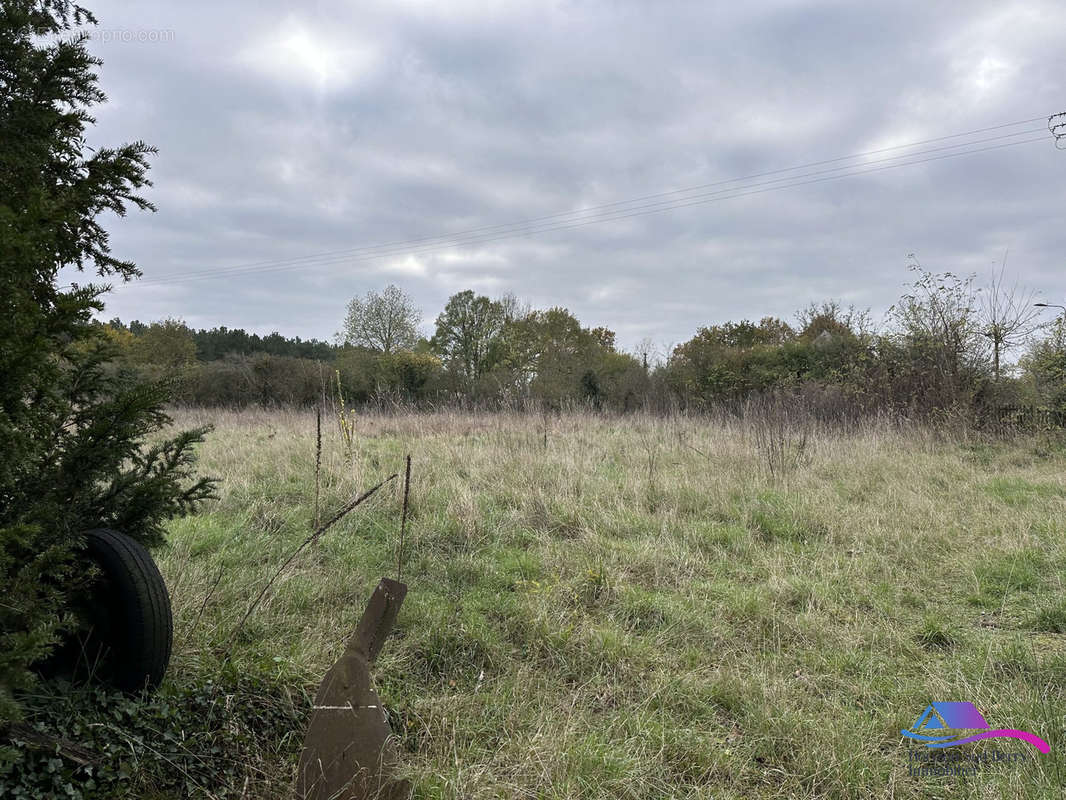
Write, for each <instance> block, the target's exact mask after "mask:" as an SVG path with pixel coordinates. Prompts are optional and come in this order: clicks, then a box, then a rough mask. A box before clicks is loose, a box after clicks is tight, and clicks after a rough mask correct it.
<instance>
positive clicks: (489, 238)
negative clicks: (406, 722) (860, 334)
mask: <svg viewBox="0 0 1066 800" xmlns="http://www.w3.org/2000/svg"><path fill="white" fill-rule="evenodd" d="M1046 139H1047V135H1046V134H1043V135H1041V136H1039V137H1035V138H1032V139H1025V140H1022V141H1017V142H1007V143H1005V144H999V145H992V146H989V147H982V148H975V149H973V150H967V151H964V152H959V153H947V154H944V155H940V156H933V157H931V158H924V159H918V160H914V161H908V162H903V163H898V164H889V165H887V166H881V167H875V168H873V169H863V170H856V171H853V172H850V173H847V174H843V175H833V176H828V177H821V178H814V179H811V180H803V181H795V182H793V183H788V184H784V185H780V186H770V187H767V188H758V189H754V190H751V187H744V186H742V187H737V188H736V189H733V190H729V191H731V192H732V193H730V194H718V193H716V196H714V197H710V198H701V199H696V200H692V199H691V198H685V200H686V201H688V202H675V203H671V204H666V205H661V206H659V207H656V208H650V209H645V210H641V211H631V210H629V209H625V210H622V211H619V212H616V213H614V214H613V215H606V216H600V217H596V218H594V219H586V220H581V221H577V222H572V223H569V224H556V225H550V226H547V227H541V228H536V229H528V230H525V231H521V230H518V231H511V232H507V233H503V234H498V235H482V236H479V237H474V238H468V239H464V240H459V241H453V242H445V243H442V244H436V245H428V246H423V247H421V248H399V249H396V250H393V251H391V252H378V253H370V254H367V255H362V256H356V257H352V256H347V255H344V256H332V257H328V258H322V259H319V260H317V261H314V262H309V263H303V264H295V265H293V264H285V263H282V264H278V265H269V264H268V265H266V266H263V267H254V268H245V269H242V270H241V271H239V272H238V271H236V270H233V271H227V272H223V273H222V274H216V273H213V272H204V273H197V274H195V275H183V276H179V277H176V278H171V279H162V278H159V279H150V280H148V281H141V282H139V283H140V284H144V283H152V284H161V283H179V282H187V281H194V280H208V279H214V278H219V277H239V276H242V275H250V274H257V275H258V274H264V273H269V272H283V271H286V270H291V269H294V268H299V267H322V266H329V265H333V264H341V263H356V262H360V261H369V260H373V259H375V258H384V257H388V256H389V255H396V254H400V253H406V254H410V255H420V254H423V253H432V252H436V251H439V250H444V249H450V248H453V247H461V246H467V245H472V244H485V243H488V242H494V241H499V240H502V239H512V238H516V237H519V236H523V237H524V236H531V235H536V234H540V233H548V232H551V231H558V230H569V229H572V228H580V227H584V226H587V225H594V224H598V223H601V222H612V221H616V220H622V219H629V218H631V217H639V216H646V215H648V214H655V213H661V212H664V211H671V210H673V209H677V208H686V207H689V206H694V205H703V204H706V203H712V202H716V201H719V200H731V199H734V198H736V197H744V196H747V195H753V194H763V193H766V192H771V191H777V190H779V189H790V188H793V187H796V186H807V185H809V184H813V183H824V182H826V181H832V180H840V179H841V178H849V177H854V176H856V175H865V174H868V173H872V172H881V171H884V170H887V169H895V168H897V167H905V166H911V165H913V164H922V163H927V162H929V161H939V160H942V159H945V158H955V157H958V156H963V155H970V154H973V153H979V152H984V151H987V150H998V149H1001V148H1004V147H1013V146H1016V145H1020V144H1028V143H1031V142H1038V141H1046ZM913 155H917V154H913ZM125 285H132V284H125Z"/></svg>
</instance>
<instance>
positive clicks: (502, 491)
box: [161, 410, 1066, 798]
mask: <svg viewBox="0 0 1066 800" xmlns="http://www.w3.org/2000/svg"><path fill="white" fill-rule="evenodd" d="M208 422H210V423H213V424H215V425H216V426H217V429H216V432H215V433H214V434H212V435H211V437H210V438H209V440H208V443H207V444H206V445H205V446H204V448H203V452H202V467H203V470H204V471H205V472H206V473H209V474H214V475H218V476H220V477H222V478H223V479H224V482H223V484H222V496H221V499H220V500H219V501H218V502H217V503H216V504H213V505H212V507H210V508H207V509H205V510H204V511H203V512H202V513H201V514H198V515H197V516H194V517H191V518H188V519H186V520H182V521H178V522H176V523H174V524H173V525H172V535H171V539H170V546H169V548H168V549H167V550H166V552H165V553H163V554H162V555H161V562H162V568H163V571H164V573H165V575H166V578H167V580H168V583H169V586H170V589H171V594H172V598H173V602H174V608H175V615H176V637H177V641H176V648H175V654H174V660H173V666H172V671H171V678H170V679H171V680H174V681H192V680H202V679H204V678H205V676H209V675H211V674H212V670H215V669H217V668H218V662H219V657H220V656H219V653H220V652H221V650H222V647H223V644H224V643H225V642H226V641H227V639H228V637H229V636H230V635H231V633H232V631H233V628H234V625H235V624H236V621H237V620H238V619H239V618H240V617H241V615H242V614H243V612H244V611H245V609H246V608H247V606H248V603H249V602H250V599H251V598H253V597H254V596H255V595H256V594H257V593H258V592H259V590H260V589H261V587H262V586H263V584H264V582H265V581H266V580H267V579H268V578H269V576H270V575H271V574H272V573H273V571H274V570H275V569H276V567H277V565H278V564H279V563H281V561H282V560H283V559H284V558H285V557H286V556H287V555H288V554H289V553H291V552H292V550H293V549H294V548H295V547H296V546H297V545H298V544H299V543H300V542H301V541H303V540H304V539H305V538H306V537H307V535H308V532H309V530H310V529H311V527H312V525H313V522H314V496H315V479H314V463H315V457H316V453H315V417H314V415H313V413H312V414H308V413H303V412H296V411H246V412H241V413H237V412H224V411H223V412H220V411H213V410H212V411H208V410H196V411H182V412H179V413H178V414H177V424H178V425H182V426H187V425H198V424H202V423H208ZM760 424H763V423H759V422H758V421H757V420H753V419H751V418H749V419H748V420H746V421H745V420H743V419H731V418H727V417H721V418H716V419H709V418H686V417H683V416H677V417H672V418H661V417H650V416H628V417H624V418H617V417H604V416H598V415H595V414H579V413H574V414H564V415H560V416H547V417H541V416H539V415H522V414H506V413H500V414H494V415H481V416H478V415H472V414H463V413H431V414H400V415H387V414H380V413H368V414H362V415H360V416H359V417H358V419H357V421H356V433H355V436H356V438H355V442H354V446H353V457H352V458H351V459H349V458H348V457H347V455H346V453H345V449H346V448H345V446H344V444H343V442H342V437H341V436H340V435H339V433H338V431H336V430H327V431H325V436H324V442H323V452H322V456H321V458H322V465H323V467H322V469H323V471H322V480H321V497H322V501H321V502H322V512H321V514H322V517H323V518H328V515H329V514H330V513H331V510H332V509H336V508H338V507H340V506H341V505H342V504H343V503H344V502H345V501H346V500H348V499H349V498H350V497H351V496H352V495H354V494H355V493H357V492H358V491H360V490H362V489H364V488H366V487H368V486H370V485H372V484H374V483H377V482H378V481H379V480H380V479H381V478H383V477H385V476H386V475H388V474H391V473H394V472H399V471H402V469H403V457H404V455H405V454H406V453H411V455H412V458H413V465H414V466H413V476H412V489H411V497H410V514H409V520H408V525H407V537H406V538H407V541H406V544H405V564H404V569H403V576H404V580H405V582H407V583H408V584H409V586H410V594H409V596H408V600H407V602H406V604H405V606H404V609H403V611H402V613H401V616H400V620H399V623H398V633H397V635H396V636H395V639H394V640H393V641H391V642H390V643H389V644H388V645H387V646H386V648H385V651H384V652H383V654H382V657H381V660H380V662H379V669H378V676H379V684H380V687H379V688H380V692H381V696H382V699H383V701H384V702H385V703H386V704H387V706H388V708H389V713H390V716H391V721H392V724H393V727H394V730H395V731H396V732H397V735H398V736H399V737H400V739H401V743H402V749H403V752H404V754H405V763H406V766H407V769H408V770H409V771H410V773H411V776H412V778H413V779H414V780H415V782H416V785H417V786H418V795H419V796H423V797H449V798H452V797H454V798H459V797H462V798H471V797H558V798H564V797H565V798H572V797H586V798H592V797H604V798H606V797H715V798H741V797H745V798H770V797H782V798H783V797H807V798H840V797H854V798H860V797H861V798H869V797H876V798H906V797H948V796H950V797H1007V798H1022V797H1058V796H1060V794H1059V793H1060V791H1061V787H1062V786H1063V785H1064V780H1066V770H1064V769H1063V765H1064V759H1063V754H1062V751H1063V749H1064V748H1066V737H1064V736H1063V728H1064V721H1066V720H1064V708H1066V705H1064V703H1063V700H1064V699H1066V689H1064V685H1066V680H1064V679H1066V647H1064V640H1066V637H1064V636H1063V634H1064V633H1066V599H1064V598H1066V595H1064V593H1063V581H1064V578H1066V544H1064V537H1063V534H1064V532H1066V478H1064V473H1063V465H1064V463H1066V453H1064V450H1063V449H1062V448H1061V447H1060V446H1059V445H1057V444H1055V443H1054V442H1048V441H1045V442H1040V441H1035V440H1026V441H1023V442H1016V443H1013V444H1002V443H1000V444H996V443H990V442H983V441H980V440H978V439H976V438H973V439H970V440H964V441H950V440H947V439H945V438H944V437H942V436H937V435H936V434H934V433H932V432H928V431H925V430H921V429H909V428H907V427H906V426H900V425H899V424H898V423H897V422H889V421H887V420H882V421H873V422H868V423H865V424H863V425H860V426H857V427H856V428H855V429H854V430H851V431H849V432H848V433H847V434H841V433H837V432H834V431H833V430H831V429H829V428H827V427H825V426H816V425H808V426H806V428H805V430H806V433H805V439H803V442H804V443H803V447H802V453H801V457H800V458H792V457H791V456H790V454H791V453H792V452H793V450H792V449H790V448H792V447H793V446H794V445H795V439H794V438H789V437H797V436H799V435H800V434H799V433H797V432H796V430H795V429H794V428H793V427H788V426H786V427H781V428H769V429H768V428H766V427H763V428H761V429H760V427H759V425H760ZM774 424H776V423H774ZM774 436H776V437H777V438H776V439H774V442H775V443H774V444H773V445H772V446H773V447H774V448H777V449H776V450H773V451H772V452H771V451H770V450H768V449H767V448H768V447H769V446H770V445H769V444H768V442H769V440H770V439H771V438H773V437H774ZM402 491H403V487H402V483H401V482H400V481H394V482H393V483H392V484H390V485H389V486H388V487H386V489H383V490H382V491H381V492H380V493H379V494H378V495H377V496H376V497H375V498H373V499H372V500H371V501H369V502H368V503H367V504H366V506H365V507H364V508H362V509H360V510H357V511H356V512H355V513H354V514H352V515H351V516H350V517H348V518H346V519H345V520H344V521H342V522H341V523H339V524H338V525H337V526H336V527H335V528H334V529H332V530H331V531H329V532H328V533H327V534H325V535H324V536H323V537H322V539H321V541H320V542H319V543H318V545H317V546H316V547H314V548H311V549H309V550H307V551H306V552H304V553H302V554H301V555H300V557H299V558H298V559H296V560H295V561H294V562H293V563H292V564H291V565H290V567H289V568H288V569H287V570H286V572H285V573H284V574H283V575H282V576H281V578H279V580H278V581H277V583H276V584H275V585H274V586H273V587H272V589H271V592H270V593H268V595H267V597H266V598H265V599H264V601H263V603H262V604H261V606H260V607H259V608H258V609H257V610H256V613H255V614H254V615H252V617H251V618H250V619H249V620H248V622H247V623H246V624H245V626H244V628H243V629H242V630H241V632H240V635H239V636H238V637H237V643H236V646H235V648H234V651H233V654H232V659H233V663H234V664H236V665H237V666H238V668H240V669H248V670H260V671H268V672H271V673H272V674H274V675H275V676H276V679H277V680H278V681H279V682H281V683H284V684H286V685H291V686H294V687H296V686H310V685H313V684H314V683H315V682H316V681H317V680H318V678H319V677H320V676H321V675H322V673H323V672H324V671H325V669H326V668H327V667H328V666H329V665H330V664H331V663H332V661H333V660H334V658H335V657H336V655H337V654H338V653H339V652H340V649H341V648H342V646H343V643H344V641H345V639H346V637H347V636H348V635H349V633H350V632H351V630H352V629H353V627H354V625H355V622H356V621H357V619H358V616H359V614H360V612H361V609H362V607H363V604H364V602H365V600H366V598H367V597H368V596H369V593H370V591H371V590H372V588H373V586H374V584H375V583H376V581H377V579H378V578H379V577H380V576H382V575H395V572H396V556H397V552H396V549H397V537H398V531H399V517H400V508H401V500H402ZM220 570H221V572H222V574H223V575H224V577H223V578H222V580H221V581H218V576H219V574H220ZM216 581H217V585H216ZM932 700H970V701H972V702H974V703H976V704H977V705H978V707H979V708H981V709H982V710H983V711H984V712H985V715H986V717H987V718H988V719H989V721H990V723H991V724H992V725H993V726H1002V727H1016V728H1024V729H1027V730H1030V731H1033V732H1034V733H1037V734H1038V735H1040V736H1042V737H1043V738H1045V739H1046V740H1048V741H1049V742H1050V743H1051V744H1052V754H1051V755H1049V756H1039V757H1037V758H1035V759H1033V760H1031V761H1027V762H1026V763H1025V764H1024V765H1021V766H1019V765H1013V766H1010V767H1004V766H988V767H986V768H984V770H983V771H982V776H981V777H980V779H979V780H964V779H959V778H936V779H933V778H915V777H912V776H910V775H909V774H908V770H907V758H908V753H909V752H910V750H909V748H908V747H907V746H906V745H905V744H904V743H903V741H902V737H901V736H900V734H899V730H900V728H903V727H906V726H908V725H910V724H911V723H912V722H913V720H914V718H915V717H916V716H917V715H918V713H919V712H920V711H921V710H922V709H923V708H924V707H925V706H926V705H927V704H928V703H929V702H930V701H932ZM301 734H302V732H300V731H295V732H293V735H294V736H297V735H301ZM992 746H995V747H999V748H1000V749H1013V750H1021V749H1024V747H1025V746H1024V745H1020V744H1019V745H1018V746H1017V747H1014V746H1013V745H1012V744H1010V743H1008V744H998V745H991V746H990V748H991V747H992ZM970 747H972V748H977V749H980V747H982V745H971V746H970ZM291 767H292V765H291V764H279V765H277V768H278V773H277V774H278V784H279V786H278V787H275V788H274V789H273V790H272V791H277V796H284V792H283V790H282V788H279V787H280V785H281V784H282V783H283V781H284V777H285V776H287V775H289V774H291Z"/></svg>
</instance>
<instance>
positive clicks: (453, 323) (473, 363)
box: [430, 289, 507, 381]
mask: <svg viewBox="0 0 1066 800" xmlns="http://www.w3.org/2000/svg"><path fill="white" fill-rule="evenodd" d="M506 322H507V313H506V309H505V308H504V306H503V305H502V304H501V303H498V302H494V301H492V300H490V299H489V298H488V297H485V296H483V295H481V296H476V295H475V294H474V293H473V292H472V291H471V290H469V289H467V290H466V291H464V292H459V293H458V294H455V295H452V296H451V297H450V298H449V299H448V303H447V305H445V306H444V311H443V312H442V313H441V314H440V316H438V317H437V330H436V333H435V334H434V335H433V338H432V339H431V340H430V345H431V347H432V350H433V352H434V353H436V354H437V355H439V356H440V357H441V359H442V360H443V361H444V363H445V365H446V366H448V367H449V368H450V369H453V370H455V371H456V372H458V373H459V374H460V375H462V376H463V378H465V379H466V380H467V381H475V380H477V379H478V378H480V377H481V376H482V375H483V374H484V373H485V372H486V371H487V370H488V369H489V368H490V367H491V362H490V355H491V353H492V351H493V345H494V344H495V343H496V341H497V340H498V339H499V337H500V335H501V334H502V333H503V328H504V325H505V324H506Z"/></svg>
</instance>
